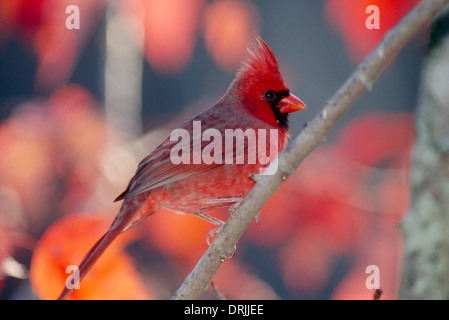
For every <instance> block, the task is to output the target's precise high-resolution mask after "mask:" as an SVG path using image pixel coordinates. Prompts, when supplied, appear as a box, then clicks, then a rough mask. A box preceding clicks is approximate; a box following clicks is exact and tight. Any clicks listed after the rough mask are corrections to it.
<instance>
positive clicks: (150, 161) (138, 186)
mask: <svg viewBox="0 0 449 320" xmlns="http://www.w3.org/2000/svg"><path fill="white" fill-rule="evenodd" d="M223 116H225V115H223V114H221V116H220V118H222V117H223ZM204 118H205V119H207V120H205V121H202V122H201V123H202V126H203V127H202V132H204V131H205V130H206V129H208V128H218V127H219V126H220V124H219V123H218V121H219V118H218V117H216V118H214V117H212V118H211V117H208V116H207V112H206V113H204V114H201V115H199V116H197V117H196V118H194V119H193V120H191V121H189V122H188V123H185V124H184V125H183V126H182V127H181V128H182V129H186V131H187V132H189V134H190V145H189V146H190V152H194V151H195V150H194V146H195V145H196V144H198V143H199V145H201V152H202V151H203V149H204V147H205V146H207V145H209V144H210V143H211V142H210V141H202V137H201V136H199V137H198V136H196V135H194V134H192V130H193V129H192V127H193V125H192V123H193V121H201V120H202V119H204ZM220 133H221V132H220ZM198 139H199V140H200V141H198ZM214 141H215V139H214ZM176 144H178V141H171V140H170V137H168V138H167V139H166V140H165V141H164V142H162V143H161V144H160V145H159V146H158V147H157V148H156V149H155V150H154V151H153V152H152V153H151V154H150V155H148V156H147V157H146V158H144V159H143V160H142V161H141V162H140V164H139V166H138V168H137V171H136V174H135V175H134V177H133V178H132V179H131V181H130V183H129V185H128V187H127V189H126V190H125V191H124V192H123V193H122V194H120V195H119V196H118V197H117V198H116V199H115V201H118V200H122V199H124V198H125V196H126V197H127V198H130V197H134V196H136V195H138V194H141V193H143V192H147V191H149V190H152V189H155V188H158V187H161V186H164V185H167V184H169V183H173V182H176V181H180V180H184V179H188V178H190V177H193V176H196V175H198V174H202V173H205V172H209V171H212V170H216V169H217V168H219V167H221V166H223V164H224V163H225V159H226V156H232V157H233V159H236V158H237V157H239V156H240V155H241V154H242V153H243V155H244V154H245V153H246V152H247V149H248V146H247V144H246V143H245V145H244V148H236V144H234V145H233V148H232V149H230V148H225V135H224V134H223V135H222V139H221V142H220V144H221V148H215V149H214V153H213V155H214V156H216V157H217V158H220V159H222V161H221V163H217V162H212V163H210V164H207V163H204V162H203V161H201V163H200V164H194V163H192V158H190V159H191V161H190V164H183V163H180V164H175V163H173V161H172V159H171V158H170V151H171V150H172V148H173V147H175V146H176ZM227 149H230V150H227ZM234 163H235V162H234Z"/></svg>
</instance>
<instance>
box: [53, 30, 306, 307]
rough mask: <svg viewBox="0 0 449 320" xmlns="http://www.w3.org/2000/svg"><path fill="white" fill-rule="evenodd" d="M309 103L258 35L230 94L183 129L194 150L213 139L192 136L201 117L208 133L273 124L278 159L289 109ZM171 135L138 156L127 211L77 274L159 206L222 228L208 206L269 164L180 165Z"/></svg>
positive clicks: (232, 198)
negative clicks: (289, 82) (294, 89)
mask: <svg viewBox="0 0 449 320" xmlns="http://www.w3.org/2000/svg"><path fill="white" fill-rule="evenodd" d="M305 107H306V106H305V104H304V103H303V102H302V101H301V100H300V99H298V98H297V97H295V96H294V95H293V94H291V93H290V91H289V89H288V87H287V85H286V83H285V81H284V80H283V78H282V75H281V72H280V69H279V64H278V62H277V60H276V57H275V56H274V54H273V52H272V51H271V49H270V48H269V47H268V45H267V44H266V43H265V41H263V40H262V39H261V38H260V37H257V39H256V44H255V46H254V48H253V50H251V51H250V56H249V58H248V60H247V61H246V63H244V64H243V66H242V67H241V68H240V69H239V70H238V72H237V74H236V77H235V79H234V80H233V81H232V83H231V84H230V86H229V88H228V90H227V91H226V93H225V95H224V96H223V97H222V98H221V99H220V100H219V101H218V102H217V103H216V104H215V105H213V106H212V107H210V108H209V109H207V110H206V111H204V112H203V113H201V114H199V115H197V116H196V117H194V118H193V119H190V120H188V121H187V122H185V123H184V124H183V125H182V126H181V127H180V129H183V130H185V131H184V132H187V133H188V134H189V137H190V141H189V142H188V145H187V146H188V147H191V148H190V150H191V151H192V153H193V152H195V148H197V149H198V146H200V148H201V151H204V150H205V148H207V146H208V144H209V142H208V141H207V139H204V141H203V138H201V137H195V135H194V134H193V131H194V129H193V128H194V126H195V121H198V122H196V124H201V131H202V133H204V132H205V131H206V130H208V129H214V130H215V133H217V132H218V133H220V134H224V135H225V129H242V130H243V131H245V130H247V129H253V130H255V131H256V132H259V131H258V130H259V129H266V130H267V131H270V130H273V129H274V130H276V133H277V137H278V141H276V142H277V149H276V150H275V152H274V153H275V154H274V155H272V154H270V158H271V159H272V158H273V156H274V157H276V156H277V154H278V153H279V152H280V151H281V150H282V149H283V148H284V147H285V146H286V144H287V139H288V137H289V134H288V131H287V129H288V114H289V113H291V112H295V111H298V110H302V109H305ZM217 130H218V131H217ZM209 132H210V131H209ZM245 132H246V131H245ZM270 132H272V131H270ZM192 135H193V137H192ZM267 136H268V134H267ZM199 139H201V141H200V140H199ZM172 140H173V139H170V137H168V138H167V139H166V140H165V141H163V142H162V143H161V144H160V145H159V146H158V147H157V148H156V149H155V150H154V151H153V152H152V153H150V154H149V155H148V156H147V157H146V158H144V159H143V160H142V161H141V162H140V164H139V166H138V168H137V171H136V173H135V175H134V177H133V178H132V179H131V180H130V182H129V184H128V187H127V188H126V190H125V191H124V192H123V193H122V194H120V195H119V196H118V197H117V198H116V199H115V201H119V200H124V201H123V204H122V206H121V209H120V211H119V213H118V214H117V216H116V218H115V220H114V221H113V223H112V225H111V227H110V228H109V230H108V231H107V232H106V233H105V234H104V235H103V236H102V237H101V238H100V239H99V240H98V241H97V243H96V244H95V245H94V246H93V247H92V248H91V249H90V251H89V252H88V253H87V254H86V256H85V257H84V259H83V260H82V262H81V264H80V265H79V274H78V276H79V279H82V278H83V277H84V276H85V275H86V273H87V272H88V271H89V269H90V268H91V267H92V265H93V264H94V263H95V262H96V260H97V259H98V258H99V257H100V256H101V254H102V253H103V252H104V251H105V249H106V248H107V247H108V246H109V245H110V244H111V242H112V241H113V240H114V239H115V238H116V237H117V236H118V235H119V234H120V233H122V232H124V231H125V230H127V229H129V228H130V227H132V226H134V225H136V224H137V223H138V222H140V221H141V220H143V219H144V218H146V217H148V216H150V215H152V214H154V213H156V212H157V211H158V210H160V209H161V208H167V209H169V210H172V211H175V212H178V213H182V214H193V215H196V216H198V217H201V218H203V219H206V220H207V221H209V222H212V223H213V224H215V225H217V226H221V225H223V224H224V222H222V221H220V220H218V219H216V218H214V217H211V216H209V215H207V214H206V213H205V212H207V211H209V210H211V209H214V208H218V207H226V206H231V205H235V204H236V203H238V202H239V201H240V200H241V199H243V198H244V197H245V196H246V195H247V194H248V193H249V191H250V190H251V188H253V186H254V184H255V182H254V181H253V179H251V178H250V175H251V174H254V173H256V174H258V173H259V172H261V171H260V170H262V169H263V167H265V165H263V164H261V162H260V161H259V160H256V161H255V162H253V163H251V162H250V161H247V163H245V162H244V163H243V164H239V163H236V162H234V163H229V162H225V161H222V163H220V161H216V162H212V163H208V164H206V163H205V162H201V163H199V164H198V163H192V162H191V163H190V164H189V163H187V164H186V163H179V164H175V163H174V161H173V158H172V157H171V156H173V154H172V150H173V148H174V147H175V146H176V145H177V144H178V141H172ZM209 140H210V138H209ZM235 145H237V143H236V144H235ZM248 145H249V143H248V141H247V142H246V143H245V144H244V149H243V152H249V151H251V150H249V149H250V148H249V147H248ZM195 146H196V147H195ZM220 146H222V148H216V149H215V150H214V152H213V153H214V155H213V156H214V159H224V158H225V156H226V152H227V154H228V155H229V153H231V156H232V157H233V158H234V159H235V158H236V157H237V156H238V154H237V153H238V152H242V151H241V150H240V151H239V150H237V148H236V147H235V146H234V147H233V149H231V150H230V151H228V150H227V149H226V146H225V141H224V140H223V141H222V142H221V143H220ZM268 149H269V148H268V146H266V150H259V151H258V152H260V151H264V152H266V153H268V151H267V150H268ZM196 151H198V150H196ZM200 154H201V153H200ZM71 291H72V289H68V288H67V287H66V288H64V290H63V291H62V293H61V295H60V296H59V299H65V298H67V297H68V296H69V294H70V293H71Z"/></svg>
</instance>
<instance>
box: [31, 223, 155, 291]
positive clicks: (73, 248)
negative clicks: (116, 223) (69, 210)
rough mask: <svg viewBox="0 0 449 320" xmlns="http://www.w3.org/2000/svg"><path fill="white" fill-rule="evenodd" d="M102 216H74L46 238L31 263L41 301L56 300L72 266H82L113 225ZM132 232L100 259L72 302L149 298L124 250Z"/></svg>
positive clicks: (126, 234) (119, 240) (55, 227)
mask: <svg viewBox="0 0 449 320" xmlns="http://www.w3.org/2000/svg"><path fill="white" fill-rule="evenodd" d="M109 220H110V217H106V216H104V215H101V214H70V215H68V216H66V217H64V218H62V219H60V220H58V221H56V222H55V223H53V224H52V225H51V226H50V227H49V228H48V229H47V230H46V232H45V233H44V234H43V235H42V237H41V239H40V240H39V243H38V245H37V247H36V249H35V251H34V254H33V258H32V261H31V269H30V281H31V284H32V287H33V290H34V292H35V293H36V294H37V295H38V296H39V297H40V298H41V299H55V298H57V296H58V295H59V293H60V292H61V290H62V288H63V287H64V285H65V281H66V279H67V278H68V277H69V276H70V274H71V273H66V268H67V266H69V265H77V264H79V263H80V261H81V259H82V257H83V256H84V254H85V253H86V252H87V251H88V250H89V249H90V247H91V246H92V245H93V244H94V243H95V242H96V241H97V240H98V239H99V238H100V237H101V235H102V234H103V233H104V232H105V231H106V230H107V228H108V227H109V224H110V221H109ZM133 237H134V234H133V232H132V231H128V232H127V233H125V234H124V235H122V236H120V237H119V238H118V239H116V241H114V243H112V245H111V246H110V247H109V248H108V249H107V250H106V252H105V253H104V254H103V255H102V256H101V257H100V259H99V260H98V261H97V263H96V264H95V265H94V266H93V268H92V270H90V271H89V273H88V274H87V275H86V277H85V278H84V279H83V281H81V284H80V289H79V290H78V289H77V290H74V293H73V294H72V295H71V296H70V298H71V299H139V298H149V297H150V295H149V293H148V292H147V291H146V290H145V288H144V287H143V285H142V279H141V278H140V276H139V274H138V273H137V272H136V271H135V267H134V263H133V260H132V259H131V257H130V256H128V255H127V254H126V253H125V251H124V247H125V246H126V245H127V244H128V243H129V242H130V241H131V240H132V239H133Z"/></svg>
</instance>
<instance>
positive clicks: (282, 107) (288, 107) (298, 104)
mask: <svg viewBox="0 0 449 320" xmlns="http://www.w3.org/2000/svg"><path fill="white" fill-rule="evenodd" d="M305 108H306V105H305V104H304V102H302V101H301V100H300V99H299V98H298V97H296V96H295V95H294V94H291V93H290V94H289V96H288V97H285V98H282V99H281V102H280V103H279V111H281V113H292V112H295V111H299V110H304V109H305Z"/></svg>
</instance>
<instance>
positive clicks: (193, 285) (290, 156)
mask: <svg viewBox="0 0 449 320" xmlns="http://www.w3.org/2000/svg"><path fill="white" fill-rule="evenodd" d="M448 3H449V0H426V1H424V2H422V3H421V4H420V5H418V6H417V7H416V8H414V9H413V10H412V11H411V12H410V13H409V14H408V15H407V16H406V17H404V18H403V19H402V20H401V21H400V22H399V23H398V25H397V26H396V27H395V28H393V29H392V30H390V31H389V32H388V33H387V34H386V35H385V36H384V38H383V40H382V41H381V43H380V44H379V45H378V46H377V47H376V49H374V50H373V51H372V52H371V54H370V55H369V56H368V57H367V58H366V59H365V60H364V61H363V62H362V63H361V64H360V65H359V66H358V68H357V69H356V70H355V71H354V72H353V74H352V75H351V76H350V77H349V79H348V80H347V81H346V82H345V83H344V84H343V85H342V87H341V88H340V89H339V90H338V91H337V92H336V93H335V94H334V96H333V97H332V98H331V99H330V100H328V101H327V103H326V104H325V105H324V107H323V109H322V110H321V112H320V113H319V114H318V115H317V116H316V117H315V118H314V119H313V120H312V121H311V122H310V123H309V124H308V125H307V126H306V127H305V128H304V129H303V130H302V132H301V133H300V134H299V135H298V136H297V137H296V139H294V140H293V141H291V143H290V144H289V145H288V146H287V148H286V149H285V150H284V152H282V153H281V154H280V155H279V162H278V171H277V172H276V173H275V174H274V175H264V176H259V179H258V181H257V184H256V186H255V187H254V188H253V189H252V190H251V192H250V193H249V194H248V196H247V197H246V198H245V199H244V200H243V202H242V203H241V204H240V205H239V207H238V208H237V210H236V211H235V213H234V214H233V215H232V216H231V217H230V218H229V219H228V220H227V222H226V224H225V225H224V226H223V228H222V229H221V231H220V232H219V233H218V234H217V235H216V237H215V238H214V241H213V242H212V243H211V245H210V246H209V249H208V250H207V251H206V253H205V254H204V255H203V257H202V258H201V259H200V261H199V262H198V264H197V265H196V266H195V268H194V269H193V271H192V272H191V273H190V274H189V275H188V276H187V278H186V279H185V281H184V283H183V284H182V285H181V287H180V288H179V289H178V290H177V291H176V293H175V294H174V296H173V297H172V299H197V298H198V297H199V296H200V295H201V294H202V293H203V292H204V291H205V290H206V289H207V287H208V285H209V282H210V281H211V279H212V277H213V276H214V274H215V273H216V272H217V271H218V269H219V268H220V266H221V264H222V263H223V262H224V261H225V260H226V257H228V256H229V254H230V253H231V252H232V251H233V250H234V246H235V245H236V243H237V241H238V240H239V238H240V237H241V236H242V234H243V232H244V231H245V230H246V228H247V227H248V225H249V224H250V223H251V221H253V219H254V218H255V216H256V214H257V213H258V212H259V210H260V209H261V208H262V206H263V205H264V204H265V202H266V201H267V200H268V199H269V198H270V197H271V196H272V195H273V194H274V193H275V192H276V190H278V188H279V187H280V185H281V184H282V182H283V181H285V179H286V178H287V177H288V176H289V175H290V174H292V173H293V172H294V171H295V170H296V169H297V168H298V166H299V165H300V164H301V162H302V161H303V159H304V158H305V157H306V156H307V155H308V154H309V153H310V152H311V151H312V150H313V149H314V148H315V147H317V146H318V145H319V144H320V143H321V142H322V141H324V140H325V138H326V135H327V134H328V132H329V131H330V129H331V128H332V127H333V126H334V125H335V124H336V123H337V122H338V120H339V119H340V118H341V117H342V116H343V114H344V113H345V112H346V111H347V110H348V109H349V108H350V107H351V106H352V104H353V103H354V102H355V101H356V100H357V99H358V98H359V97H360V96H361V95H362V94H363V93H364V92H365V91H369V90H371V87H372V85H373V84H374V82H375V81H376V79H377V77H378V76H379V75H380V74H381V72H382V70H383V68H384V67H385V66H386V64H387V63H388V61H389V60H390V59H391V58H392V57H393V56H394V55H395V54H396V53H397V52H398V51H399V50H400V49H401V48H402V47H403V46H404V45H405V44H406V43H407V42H409V41H410V39H412V38H413V37H414V36H415V35H416V34H417V33H418V32H419V31H420V30H421V29H422V28H423V27H424V26H425V25H426V24H427V23H428V22H430V21H431V20H432V19H433V18H434V17H435V16H436V15H437V14H438V13H439V12H440V11H441V10H442V9H443V8H444V7H445V6H446V5H447V4H448Z"/></svg>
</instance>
